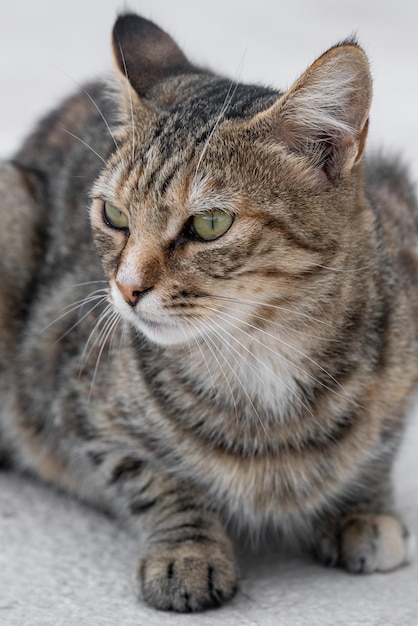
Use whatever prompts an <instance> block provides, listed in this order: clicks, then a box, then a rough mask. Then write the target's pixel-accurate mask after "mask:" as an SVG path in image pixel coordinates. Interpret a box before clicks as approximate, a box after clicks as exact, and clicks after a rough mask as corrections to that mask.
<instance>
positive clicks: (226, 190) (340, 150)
mask: <svg viewBox="0 0 418 626" xmlns="http://www.w3.org/2000/svg"><path fill="white" fill-rule="evenodd" d="M113 48H114V54H115V59H116V65H117V68H118V70H119V74H120V76H119V78H120V109H121V117H122V121H121V125H120V128H119V129H118V131H117V134H116V141H117V143H118V149H117V150H116V151H115V152H114V154H113V155H112V157H111V158H110V160H109V162H108V164H107V167H105V169H104V171H103V172H102V174H101V176H100V179H99V180H98V181H97V183H96V185H95V188H94V193H93V195H94V201H93V205H92V210H91V222H92V228H93V235H94V239H95V243H96V246H97V249H98V251H99V254H100V256H101V259H102V262H103V266H104V269H105V272H106V274H107V277H108V279H109V297H110V299H111V301H112V303H113V305H114V307H115V308H116V310H117V311H119V312H120V313H121V315H122V316H123V318H124V319H126V320H129V321H130V322H131V323H132V324H133V325H134V326H135V327H136V328H138V329H139V330H140V332H141V333H143V334H145V335H146V336H147V337H148V338H149V339H151V340H153V341H155V342H157V343H160V344H162V345H168V344H175V343H181V342H184V341H186V340H189V339H190V338H191V337H196V336H198V335H200V334H205V333H211V332H214V333H216V334H218V335H219V336H222V334H223V333H228V332H229V330H228V328H229V327H233V326H235V325H237V324H240V323H241V322H242V323H245V324H247V328H248V329H250V328H251V326H253V325H258V324H260V323H261V322H260V320H261V319H263V323H266V321H267V320H268V319H270V318H272V317H275V316H276V315H277V314H278V313H277V311H279V306H278V305H279V304H282V305H283V303H287V306H289V302H293V303H294V302H298V301H302V299H303V298H305V299H306V297H311V298H315V297H317V296H318V291H317V289H318V285H317V283H316V281H321V280H322V283H321V284H323V282H324V281H323V279H322V278H321V277H320V276H318V272H319V270H318V268H320V267H321V265H324V264H328V265H329V264H330V262H332V261H335V259H338V258H339V256H338V255H339V253H340V251H341V250H342V248H344V247H346V246H347V245H349V241H350V240H351V239H350V238H352V239H353V237H354V236H353V232H352V231H353V224H355V221H356V219H357V218H356V215H357V213H358V206H357V204H358V201H357V197H358V189H359V185H360V183H359V180H360V174H359V166H358V164H359V162H360V159H361V155H362V152H363V148H364V142H365V138H366V134H367V124H368V112H369V106H370V101H371V79H370V73H369V68H368V62H367V59H366V57H365V54H364V53H363V51H362V50H361V49H360V48H359V47H358V46H357V45H356V44H355V43H354V42H351V41H349V42H344V43H342V44H340V45H337V46H335V47H334V48H331V49H330V50H329V51H328V52H326V53H325V54H324V55H322V56H321V57H320V58H319V59H318V60H317V61H316V62H315V63H314V64H313V65H312V66H311V67H310V68H309V69H308V70H307V71H306V72H305V73H304V74H303V75H302V77H301V78H300V79H299V80H298V81H297V82H296V83H295V84H294V85H293V86H292V87H291V88H290V89H289V90H288V91H287V92H286V93H284V94H282V93H279V92H274V91H272V90H269V89H264V88H261V87H254V86H245V85H239V84H236V83H235V82H233V81H232V82H231V81H227V80H225V79H222V78H219V77H216V76H215V75H213V74H211V73H210V72H206V71H202V70H200V69H199V68H196V67H194V66H193V65H192V64H191V63H190V62H189V61H188V60H187V59H186V57H185V56H184V54H183V53H182V51H181V50H180V49H179V48H178V46H177V45H176V43H175V42H174V41H173V40H172V39H171V38H170V37H169V36H168V35H167V34H166V33H164V32H163V31H162V30H161V29H159V28H158V27H157V26H155V25H154V24H153V23H151V22H149V21H147V20H144V19H142V18H139V17H137V16H135V15H124V16H122V17H120V18H119V19H118V20H117V22H116V24H115V28H114V33H113ZM354 230H355V226H354ZM350 233H351V234H350ZM318 284H319V283H318ZM284 309H285V307H282V309H281V310H284ZM250 325H251V326H250Z"/></svg>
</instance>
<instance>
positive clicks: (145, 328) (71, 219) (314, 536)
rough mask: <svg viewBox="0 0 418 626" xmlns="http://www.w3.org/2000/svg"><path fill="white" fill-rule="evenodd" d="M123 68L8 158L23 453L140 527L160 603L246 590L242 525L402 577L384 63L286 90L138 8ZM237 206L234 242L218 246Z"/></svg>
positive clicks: (146, 585)
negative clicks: (224, 65) (194, 52)
mask: <svg viewBox="0 0 418 626" xmlns="http://www.w3.org/2000/svg"><path fill="white" fill-rule="evenodd" d="M114 53H115V61H116V66H117V68H118V86H117V87H115V86H113V88H112V96H111V97H109V88H108V86H107V85H105V84H104V83H99V82H98V83H93V84H90V85H87V86H86V88H85V90H83V91H81V92H80V93H78V94H76V95H74V96H73V97H72V98H70V99H68V100H67V101H66V102H64V103H63V104H62V105H61V107H60V108H58V109H57V110H56V111H55V112H53V113H52V114H50V115H49V116H48V117H46V118H45V119H44V120H43V121H42V122H41V123H40V124H39V126H38V127H37V129H36V130H35V131H34V133H33V134H32V135H31V136H30V137H29V138H28V139H27V140H26V142H25V144H24V145H23V147H22V148H21V150H20V151H19V152H18V153H17V155H16V157H15V159H14V160H13V162H12V163H8V164H3V165H2V166H1V170H0V186H1V189H2V190H3V192H2V204H1V211H2V220H3V221H2V223H3V224H5V223H6V224H7V230H5V229H4V228H3V230H2V232H1V233H0V238H1V247H2V256H1V259H0V263H1V271H2V277H3V278H2V284H1V286H0V296H1V300H0V307H1V308H0V345H1V347H2V352H1V355H0V359H1V361H0V365H1V379H0V380H1V382H0V384H1V390H2V399H3V402H2V412H1V414H0V453H1V457H2V460H4V461H6V460H7V461H8V462H13V463H14V464H15V466H16V467H18V468H21V469H25V470H29V471H32V472H34V473H35V474H36V475H38V476H40V477H41V478H43V479H44V480H47V481H50V482H52V483H54V484H56V485H59V486H60V487H63V488H65V489H67V490H69V491H70V492H71V493H74V494H75V495H76V496H78V497H80V498H83V499H84V500H87V501H89V502H91V503H93V504H95V505H98V506H101V507H104V508H106V509H107V510H109V511H110V512H111V513H112V514H114V515H115V516H117V517H119V518H121V519H123V520H124V521H125V522H126V524H127V526H128V527H129V528H131V530H132V532H134V533H135V534H136V535H137V536H138V537H140V539H141V546H142V547H141V554H140V561H139V565H138V592H139V593H140V594H141V596H142V597H143V599H144V600H145V601H146V602H148V603H150V604H151V605H153V606H155V607H157V608H161V609H167V610H176V611H195V610H202V609H204V608H207V607H211V606H219V605H221V604H222V603H223V602H224V601H226V600H227V599H229V598H230V597H232V595H233V594H234V593H235V590H236V588H237V572H236V565H235V560H234V554H233V545H232V540H231V538H230V534H231V533H232V532H233V530H234V528H235V529H238V530H239V531H240V532H243V533H247V534H248V536H250V537H251V538H253V539H254V538H257V537H259V536H261V534H262V533H263V532H265V531H267V530H269V531H271V530H273V531H274V532H276V533H277V534H280V535H282V536H284V537H292V538H299V539H300V540H302V539H303V541H304V542H307V543H308V544H309V545H310V547H311V548H313V549H315V550H316V552H317V553H318V556H319V558H320V559H321V560H323V561H324V562H326V563H328V564H331V565H341V566H343V567H346V568H347V569H349V570H350V571H359V572H361V571H364V572H371V571H376V570H379V571H385V570H390V569H394V568H396V567H398V566H399V565H401V564H403V563H405V562H406V561H407V560H408V559H409V558H410V551H411V550H410V548H411V545H412V540H411V538H410V537H409V535H408V532H407V530H406V528H405V527H404V525H403V523H402V521H401V519H400V518H399V516H398V514H397V512H396V510H395V509H394V504H393V496H392V487H391V476H390V475H391V467H392V462H393V458H394V455H395V453H396V450H397V448H398V445H399V442H400V440H401V436H402V432H403V429H404V423H405V415H406V413H407V410H408V407H409V404H410V401H411V396H412V394H413V391H414V389H415V384H416V378H417V371H418V369H417V360H418V340H417V332H418V328H417V320H418V291H417V288H416V283H417V232H418V228H417V212H416V206H415V199H414V196H413V193H412V190H411V186H410V184H409V182H408V180H407V178H406V176H405V174H404V172H403V171H402V170H400V168H399V167H398V166H396V165H394V164H393V163H392V162H390V161H387V160H384V159H382V158H380V157H379V158H377V157H375V158H368V159H364V158H363V149H364V144H365V140H366V135H367V127H368V113H369V106H370V100H371V79H370V73H369V69H368V63H367V59H366V57H365V55H364V53H363V52H362V50H361V49H360V48H359V47H358V45H357V44H356V43H355V42H353V41H347V42H343V43H342V44H339V45H338V46H335V47H334V48H331V49H330V50H329V51H328V52H327V53H325V54H324V55H323V56H322V57H320V58H319V59H318V60H317V61H316V62H315V63H314V64H313V65H312V66H311V67H310V68H309V69H308V70H307V71H306V72H305V74H303V76H302V77H301V78H300V79H299V80H298V81H297V82H296V83H295V84H294V86H293V87H292V88H291V89H290V90H289V91H288V92H286V93H284V94H282V93H280V92H276V91H273V90H271V89H266V88H262V87H258V86H257V87H256V86H246V85H241V84H235V83H231V82H230V81H228V80H226V79H223V78H220V77H218V76H216V75H214V74H212V73H210V72H208V71H203V70H202V69H200V68H196V67H194V66H193V65H191V64H190V63H189V61H188V60H187V59H186V58H185V57H184V55H183V53H182V52H181V51H180V50H179V49H178V47H177V45H176V44H175V43H174V42H173V41H172V40H171V38H170V37H169V36H168V35H167V34H165V33H163V32H162V31H161V30H160V29H159V28H158V27H157V26H155V25H154V24H152V23H150V22H147V21H146V20H142V19H141V18H138V17H136V16H133V15H125V16H121V17H120V18H119V19H118V21H117V23H116V25H115V30H114ZM63 129H64V130H63ZM106 203H109V205H113V206H114V207H116V208H117V209H119V210H120V211H121V212H122V214H123V215H125V217H127V219H128V223H129V227H128V228H118V227H115V225H113V226H112V223H111V222H109V219H108V217H106V212H105V209H106V206H107V205H106ZM88 205H89V206H90V208H89V210H87V206H88ZM213 210H218V211H222V212H224V213H226V214H227V215H229V216H232V225H231V226H230V227H229V228H228V229H227V230H226V231H225V233H223V234H222V235H221V236H219V237H218V238H215V239H213V240H210V241H209V240H204V239H202V238H201V236H200V235H199V234H198V232H197V231H196V227H195V224H196V222H195V219H196V216H201V215H204V216H208V212H209V213H210V212H211V211H213ZM89 221H90V225H89Z"/></svg>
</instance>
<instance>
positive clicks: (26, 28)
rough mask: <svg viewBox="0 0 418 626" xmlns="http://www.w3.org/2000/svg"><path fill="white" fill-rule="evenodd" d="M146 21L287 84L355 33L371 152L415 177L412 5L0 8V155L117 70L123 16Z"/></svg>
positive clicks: (40, 1)
mask: <svg viewBox="0 0 418 626" xmlns="http://www.w3.org/2000/svg"><path fill="white" fill-rule="evenodd" d="M126 8H128V9H129V10H132V11H135V12H138V13H140V14H142V15H144V16H145V17H148V18H150V19H152V20H154V21H155V22H157V23H158V24H159V25H160V26H162V27H163V28H164V29H165V30H167V31H169V33H170V34H171V35H173V36H174V37H175V38H176V39H177V41H178V43H179V44H180V45H181V46H182V47H183V49H184V50H185V52H186V53H187V54H188V55H189V56H190V58H191V59H192V60H194V61H195V62H197V63H201V64H204V65H206V66H209V67H211V68H213V69H215V70H217V71H219V72H221V73H223V74H225V75H228V76H230V77H231V78H235V79H236V78H239V79H240V80H242V81H247V82H248V81H251V82H261V83H266V84H269V85H272V86H275V87H277V88H285V87H286V86H289V85H290V84H291V83H292V82H293V80H295V79H296V78H297V77H298V76H299V75H300V74H301V73H302V72H303V71H304V69H305V68H306V67H307V66H308V65H309V64H310V63H311V62H312V61H313V60H314V59H315V58H316V57H317V56H318V55H319V54H321V53H322V52H323V51H324V50H325V49H327V48H328V47H330V46H331V45H333V44H334V43H336V42H338V41H340V40H341V39H344V38H346V37H347V36H348V35H351V34H352V33H356V34H357V37H358V39H359V41H360V43H361V44H362V45H363V46H364V48H365V50H366V52H367V54H368V55H369V58H370V61H371V66H372V73H373V77H374V81H375V82H374V85H375V91H374V93H375V95H374V103H373V109H372V117H371V131H370V142H369V146H370V145H372V146H382V147H383V148H384V149H385V150H387V151H392V152H395V153H396V154H402V157H403V159H404V160H405V161H406V162H408V163H409V164H410V165H411V167H412V170H413V176H414V178H415V179H416V180H418V121H417V111H418V80H417V64H418V36H417V32H416V29H417V22H418V20H417V18H418V4H417V3H414V2H411V0H292V1H291V2H289V1H284V0H210V1H208V0H204V1H202V0H130V1H129V3H128V4H126V2H124V0H72V1H71V2H68V1H66V2H64V1H63V0H55V2H51V1H50V0H36V1H33V0H20V2H14V3H12V2H7V3H6V2H4V1H3V2H2V7H1V9H0V73H1V98H0V157H1V158H4V157H7V156H9V155H10V154H12V153H13V151H14V150H15V149H16V148H17V147H18V145H19V142H20V141H21V140H22V138H23V137H24V136H25V134H26V133H27V132H28V131H29V130H30V128H31V126H32V125H33V123H34V122H35V120H36V119H38V118H39V117H40V116H41V115H43V114H44V113H46V112H47V111H48V110H49V109H50V108H51V107H53V106H55V104H56V103H57V102H58V101H59V100H60V99H61V98H62V97H63V96H65V95H66V94H68V93H70V92H71V91H74V90H75V89H77V85H78V83H80V82H83V81H84V80H86V79H90V78H92V77H95V76H97V75H99V74H103V72H109V71H110V70H111V68H112V55H111V51H110V32H111V29H112V25H113V21H114V19H115V16H116V15H117V13H118V12H120V11H123V10H126Z"/></svg>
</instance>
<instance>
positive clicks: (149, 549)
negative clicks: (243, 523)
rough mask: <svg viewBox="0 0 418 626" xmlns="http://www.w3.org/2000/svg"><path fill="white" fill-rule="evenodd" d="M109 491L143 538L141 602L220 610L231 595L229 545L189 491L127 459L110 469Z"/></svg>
mask: <svg viewBox="0 0 418 626" xmlns="http://www.w3.org/2000/svg"><path fill="white" fill-rule="evenodd" d="M109 489H110V491H111V492H112V493H111V494H110V495H111V497H112V498H113V499H114V501H115V502H117V503H118V508H119V511H118V513H119V515H122V516H123V517H124V518H125V519H126V521H127V522H128V524H129V526H130V527H131V528H132V529H133V530H134V531H135V533H138V534H139V535H140V536H141V540H142V554H141V557H140V560H139V564H138V569H137V581H138V589H139V594H140V596H141V597H142V599H143V600H144V601H145V602H147V603H148V604H150V605H151V606H153V607H155V608H158V609H162V610H173V611H180V612H190V611H201V610H203V609H206V608H210V607H217V606H220V605H222V604H223V603H224V602H225V601H226V600H228V599H229V598H231V597H232V596H233V595H234V593H235V591H236V589H237V573H236V565H235V557H234V551H233V547H232V543H231V541H230V539H229V537H228V536H227V534H226V532H225V530H224V527H223V524H222V522H221V520H220V519H219V517H218V515H217V514H216V513H214V512H212V511H209V510H206V509H205V508H204V506H202V504H201V502H200V501H199V497H198V494H197V493H196V492H195V491H194V490H193V489H190V488H189V487H187V486H186V485H185V484H179V483H176V481H175V479H173V478H171V477H169V476H166V475H161V474H158V473H156V472H155V471H154V469H153V468H152V466H150V465H148V464H145V463H144V462H141V461H138V460H136V459H130V458H125V459H122V460H121V461H120V462H119V463H118V464H117V465H116V466H115V467H114V469H113V471H112V476H111V479H110V483H109ZM200 500H201V499H200Z"/></svg>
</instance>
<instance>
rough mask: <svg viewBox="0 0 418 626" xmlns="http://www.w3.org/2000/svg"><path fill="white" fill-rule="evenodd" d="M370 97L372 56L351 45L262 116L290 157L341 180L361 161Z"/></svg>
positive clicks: (328, 57)
mask: <svg viewBox="0 0 418 626" xmlns="http://www.w3.org/2000/svg"><path fill="white" fill-rule="evenodd" d="M371 98H372V80H371V76H370V70H369V64H368V60H367V57H366V55H365V53H364V52H363V50H362V49H361V48H360V47H359V46H358V45H357V44H356V43H355V42H353V41H352V40H350V41H346V42H343V43H341V44H339V45H337V46H334V47H333V48H331V49H330V50H328V51H327V52H325V54H323V55H322V56H321V57H319V59H317V61H315V63H313V65H311V67H309V68H308V69H307V70H306V72H305V73H304V74H303V75H302V76H301V78H300V79H299V80H298V81H296V83H295V84H294V85H293V86H292V87H291V88H290V89H289V90H288V91H287V92H286V93H285V94H284V95H283V96H282V97H281V98H279V100H278V101H277V102H276V103H275V104H274V105H273V106H272V107H271V108H270V109H269V110H268V111H266V112H264V114H262V115H264V116H265V118H267V119H268V120H269V121H270V127H271V126H272V127H273V133H274V135H275V136H276V137H277V139H279V140H280V141H281V142H284V144H285V145H286V146H287V148H288V150H289V151H290V152H292V153H296V154H297V155H300V156H303V157H306V158H307V159H308V160H309V162H310V164H311V165H313V166H314V167H316V168H320V169H322V170H323V171H324V172H325V173H326V175H327V177H328V178H329V179H330V180H336V179H338V178H340V177H343V176H345V175H346V174H348V173H349V172H350V171H351V169H352V167H353V166H354V164H355V163H357V162H358V161H359V160H360V158H361V155H362V152H363V149H364V144H365V141H366V136H367V128H368V116H369V109H370V104H371Z"/></svg>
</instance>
